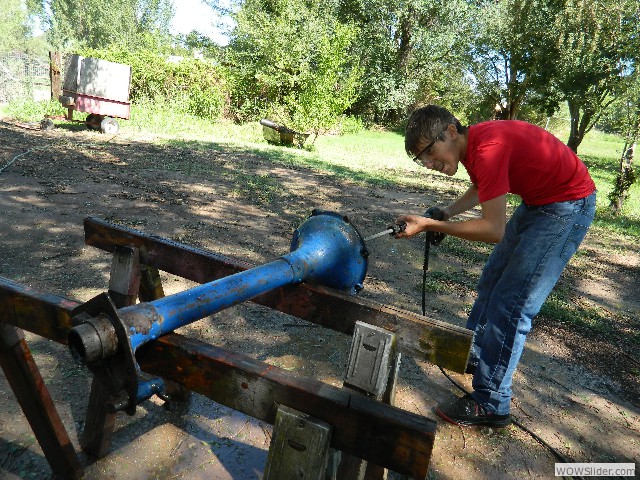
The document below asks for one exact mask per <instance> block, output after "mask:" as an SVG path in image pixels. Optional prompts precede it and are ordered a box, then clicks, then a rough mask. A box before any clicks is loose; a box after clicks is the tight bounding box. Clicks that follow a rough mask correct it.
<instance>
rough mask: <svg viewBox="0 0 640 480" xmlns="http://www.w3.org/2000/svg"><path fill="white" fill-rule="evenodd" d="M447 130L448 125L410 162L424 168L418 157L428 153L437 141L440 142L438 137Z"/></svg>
mask: <svg viewBox="0 0 640 480" xmlns="http://www.w3.org/2000/svg"><path fill="white" fill-rule="evenodd" d="M448 128H449V125H447V126H446V127H445V128H444V130H442V131H441V132H440V133H439V134H438V135H436V136H435V138H434V139H433V140H432V141H431V142H429V144H428V145H427V146H426V147H424V148H423V149H422V150H420V153H418V154H417V155H416V156H415V157H413V158H412V159H411V160H413V162H415V163H417V164H418V165H420V166H421V167H422V166H424V165H423V163H422V160H420V157H421V156H422V155H423V154H424V153H430V151H431V149H432V148H433V146H434V145H435V144H436V142H437V141H438V140H440V137H441V136H442V134H443V133H444V132H446V131H447V129H448Z"/></svg>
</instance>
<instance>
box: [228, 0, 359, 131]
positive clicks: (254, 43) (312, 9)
mask: <svg viewBox="0 0 640 480" xmlns="http://www.w3.org/2000/svg"><path fill="white" fill-rule="evenodd" d="M332 8H333V5H332V4H331V3H330V2H327V3H323V4H320V3H316V2H308V1H305V0H247V1H245V2H244V3H243V4H242V5H241V7H240V8H239V9H238V10H237V12H236V13H235V14H234V17H235V20H236V27H235V28H234V29H233V31H232V32H231V35H230V42H229V46H228V47H227V64H228V65H229V76H230V79H231V83H232V86H231V91H232V104H233V108H234V110H235V113H236V115H237V117H238V118H239V119H248V118H251V119H255V118H257V117H259V116H267V115H271V116H273V117H274V118H273V119H274V120H276V121H280V122H281V123H285V124H288V125H289V126H290V127H292V128H296V129H299V130H313V131H316V133H317V132H318V131H319V130H321V129H323V128H328V127H330V124H331V123H333V122H335V121H336V118H337V116H338V115H340V114H342V113H343V112H344V110H345V109H346V108H347V107H348V106H349V105H351V103H352V102H353V101H354V99H355V97H356V87H357V85H358V79H359V76H360V70H359V68H358V65H357V63H355V62H353V60H352V59H353V57H352V56H351V55H350V54H349V51H350V49H351V46H352V44H353V41H354V39H355V38H356V37H355V35H356V33H357V31H356V29H355V28H354V27H353V26H352V25H348V24H346V25H345V24H342V23H340V22H338V21H337V19H336V17H335V16H334V15H333V10H332Z"/></svg>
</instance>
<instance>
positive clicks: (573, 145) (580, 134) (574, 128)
mask: <svg viewBox="0 0 640 480" xmlns="http://www.w3.org/2000/svg"><path fill="white" fill-rule="evenodd" d="M567 103H568V104H569V114H570V115H571V130H570V132H569V140H567V146H568V147H569V148H570V149H571V150H573V152H574V153H578V146H579V145H580V144H581V143H582V139H583V138H584V134H585V131H584V130H585V129H584V128H581V127H583V125H586V122H585V120H586V119H585V116H586V115H587V114H586V113H584V115H583V117H582V119H581V118H580V105H579V104H578V103H577V102H575V101H573V100H567Z"/></svg>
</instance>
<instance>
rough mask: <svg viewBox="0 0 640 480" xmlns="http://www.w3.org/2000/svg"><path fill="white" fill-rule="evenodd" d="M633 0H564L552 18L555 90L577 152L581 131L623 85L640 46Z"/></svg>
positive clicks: (582, 136)
mask: <svg viewBox="0 0 640 480" xmlns="http://www.w3.org/2000/svg"><path fill="white" fill-rule="evenodd" d="M638 9H639V6H638V2H637V0H623V1H620V0H596V1H594V0H567V1H566V5H565V8H564V10H563V12H562V14H561V15H559V16H558V17H557V20H556V31H558V32H559V35H558V38H557V42H558V49H557V51H558V57H557V58H556V59H555V63H556V70H555V72H554V75H553V86H552V87H553V89H555V90H556V91H557V93H558V95H559V96H560V97H561V98H562V99H563V100H566V101H567V103H568V106H569V113H570V116H571V130H570V134H569V139H568V141H567V145H568V146H569V147H570V148H571V149H572V150H573V151H577V149H578V146H579V145H580V143H581V142H582V139H583V138H584V136H585V134H586V133H587V132H589V130H591V128H593V126H594V125H595V124H596V122H597V121H598V119H599V118H600V116H601V115H602V114H603V112H604V111H605V110H606V108H607V107H608V106H609V105H610V104H611V103H612V102H613V101H614V99H615V98H616V96H618V95H620V94H622V92H623V90H624V88H625V82H624V79H625V77H627V76H629V75H631V74H632V73H633V72H634V70H635V68H636V67H635V65H636V62H637V60H638V48H639V47H640V45H639V43H638V42H639V41H640V23H639V11H638Z"/></svg>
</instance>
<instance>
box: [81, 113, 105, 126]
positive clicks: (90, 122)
mask: <svg viewBox="0 0 640 480" xmlns="http://www.w3.org/2000/svg"><path fill="white" fill-rule="evenodd" d="M100 120H101V119H100V117H99V115H96V114H95V113H90V114H89V115H87V118H86V119H85V121H84V123H85V125H86V126H87V128H88V129H89V130H100Z"/></svg>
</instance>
